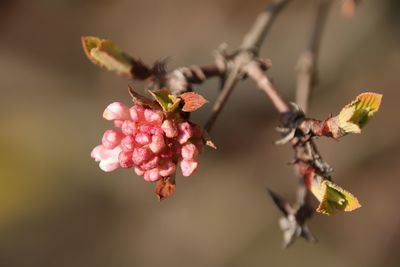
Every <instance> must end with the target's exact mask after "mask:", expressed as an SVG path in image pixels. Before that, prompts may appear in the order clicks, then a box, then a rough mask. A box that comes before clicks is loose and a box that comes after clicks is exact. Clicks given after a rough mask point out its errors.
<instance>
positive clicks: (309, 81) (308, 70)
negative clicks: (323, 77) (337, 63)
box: [296, 0, 332, 113]
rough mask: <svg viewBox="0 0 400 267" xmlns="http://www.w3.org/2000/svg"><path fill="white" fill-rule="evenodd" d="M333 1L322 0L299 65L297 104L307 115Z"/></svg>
mask: <svg viewBox="0 0 400 267" xmlns="http://www.w3.org/2000/svg"><path fill="white" fill-rule="evenodd" d="M331 4H332V1H331V0H320V1H319V4H318V8H317V13H316V16H315V20H314V23H313V26H312V29H311V34H310V37H309V40H308V44H307V47H306V49H305V50H304V52H303V53H302V54H301V55H300V58H299V60H298V63H297V88H296V103H297V104H298V105H299V106H300V108H301V109H302V110H303V111H304V112H305V113H306V112H307V108H308V100H309V95H310V92H311V90H312V89H313V88H314V87H315V85H316V82H317V66H316V65H317V59H318V55H319V47H320V44H321V38H322V33H323V30H324V27H325V24H326V20H327V17H328V13H329V9H330V6H331Z"/></svg>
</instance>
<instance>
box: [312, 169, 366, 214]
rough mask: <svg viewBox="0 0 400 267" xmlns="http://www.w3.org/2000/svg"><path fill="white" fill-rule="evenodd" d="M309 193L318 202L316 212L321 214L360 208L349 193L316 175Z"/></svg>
mask: <svg viewBox="0 0 400 267" xmlns="http://www.w3.org/2000/svg"><path fill="white" fill-rule="evenodd" d="M311 192H312V193H313V194H314V196H315V197H316V198H317V199H318V200H319V201H320V204H319V206H318V208H317V210H316V211H317V212H320V213H323V214H327V215H332V214H334V213H335V212H336V210H341V211H353V210H355V209H358V208H360V207H361V205H360V203H359V202H358V199H357V198H356V197H355V196H353V195H352V194H351V193H350V192H348V191H346V190H344V189H343V188H341V187H340V186H338V185H336V184H334V183H332V182H331V181H328V180H324V179H322V177H320V176H317V175H316V176H315V178H314V179H313V182H312V186H311Z"/></svg>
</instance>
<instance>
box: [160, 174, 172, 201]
mask: <svg viewBox="0 0 400 267" xmlns="http://www.w3.org/2000/svg"><path fill="white" fill-rule="evenodd" d="M175 187H176V184H175V178H174V177H163V178H162V179H161V180H158V181H157V185H156V195H157V197H158V200H160V201H161V200H164V199H165V198H167V197H169V196H171V195H172V194H173V193H174V192H175Z"/></svg>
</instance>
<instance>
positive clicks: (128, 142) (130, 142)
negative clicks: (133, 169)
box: [121, 135, 135, 151]
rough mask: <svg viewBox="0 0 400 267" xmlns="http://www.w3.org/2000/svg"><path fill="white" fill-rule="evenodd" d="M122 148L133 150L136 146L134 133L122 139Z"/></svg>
mask: <svg viewBox="0 0 400 267" xmlns="http://www.w3.org/2000/svg"><path fill="white" fill-rule="evenodd" d="M121 146H122V150H124V151H132V150H133V149H134V148H135V138H134V137H133V136H132V135H127V136H125V137H124V138H122V140H121Z"/></svg>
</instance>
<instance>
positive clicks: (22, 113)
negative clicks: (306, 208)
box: [0, 0, 400, 267]
mask: <svg viewBox="0 0 400 267" xmlns="http://www.w3.org/2000/svg"><path fill="white" fill-rule="evenodd" d="M267 2H268V1H240V0H230V1H228V0H218V1H215V0H203V1H184V0H173V1H172V0H171V1H161V0H158V1H156V0H149V1H128V0H97V1H94V0H86V1H79V0H69V1H68V0H35V1H22V0H19V1H18V0H17V1H13V0H1V1H0V92H1V95H0V111H1V112H0V119H1V131H0V266H4V267H14V266H16V267H21V266H24V267H25V266H27V267H35V266H38V267H39V266H40V267H47V266H49V267H50V266H57V267H64V266H65V267H67V266H68V267H69V266H74V267H80V266H82V267H83V266H85V267H90V266H96V267H98V266H113V267H119V266H139V267H147V266H152V267H153V266H164V267H167V266H192V267H197V266H198V267H200V266H201V267H206V266H210V267H212V266H218V267H225V266H226V267H228V266H229V267H236V266H237V267H239V266H293V265H295V264H296V266H310V267H311V266H321V265H324V266H343V267H344V266H363V267H365V266H386V267H387V266H400V255H399V253H398V252H399V247H400V212H399V207H397V206H396V205H397V204H398V203H399V201H400V194H399V193H398V189H399V187H400V180H399V178H400V175H399V174H400V164H399V163H400V162H399V154H400V123H399V119H398V112H399V99H400V90H399V85H400V75H399V69H400V4H399V1H397V0H391V1H389V0H385V1H384V0H381V1H367V0H366V1H363V2H362V4H361V5H360V6H359V8H358V9H357V12H356V15H355V17H353V18H351V19H348V18H344V17H342V16H341V14H340V2H339V1H335V3H334V5H333V8H332V10H331V14H330V16H329V20H328V24H327V29H326V31H325V34H324V36H323V37H324V38H323V42H322V48H321V58H320V61H319V67H320V84H319V86H318V88H317V89H316V90H315V91H314V92H313V94H312V101H311V107H310V116H311V117H315V118H320V119H323V118H326V117H327V116H328V115H329V114H330V113H334V114H335V113H337V112H338V111H339V110H340V109H341V108H342V106H343V105H344V104H346V103H348V102H349V101H351V100H352V99H354V98H355V96H357V95H358V94H359V93H360V92H363V91H376V92H380V93H383V94H384V98H383V105H382V109H381V111H380V112H379V113H378V114H377V115H376V117H375V118H374V119H373V120H372V122H371V123H370V124H369V125H368V127H367V128H366V129H365V131H364V132H363V133H362V134H361V135H357V136H355V135H353V136H347V137H345V138H343V139H341V140H340V141H338V142H337V141H333V140H319V141H318V145H319V146H320V150H321V153H322V154H323V155H324V157H325V159H326V160H327V161H328V162H329V163H330V164H331V165H332V166H333V167H334V169H335V171H334V173H333V176H334V179H335V181H337V182H338V183H339V184H340V185H342V186H343V187H344V188H346V189H348V190H349V191H351V192H352V193H354V194H355V195H356V196H357V197H358V198H359V200H360V201H361V203H362V205H363V207H362V208H361V209H359V210H357V211H355V212H352V213H346V214H345V213H340V214H337V215H336V216H331V217H327V216H323V215H315V216H314V218H313V219H312V220H311V221H310V228H311V229H312V232H313V233H314V235H316V236H317V238H318V239H319V243H318V244H315V245H314V244H308V243H306V242H304V241H303V240H298V241H297V242H296V243H295V245H294V246H293V247H291V248H290V249H288V250H282V249H281V242H282V237H281V232H280V230H279V228H278V224H277V222H278V219H279V217H280V213H279V211H278V210H277V209H276V208H275V206H274V205H273V203H272V201H271V200H270V199H269V197H268V196H267V195H266V192H265V187H266V186H268V187H270V188H272V189H273V190H275V191H277V192H279V193H280V194H282V195H284V196H285V197H287V198H288V199H289V200H291V201H294V200H295V190H296V183H297V181H296V179H295V178H294V175H293V170H292V167H291V166H288V165H287V162H289V161H290V160H291V159H292V151H291V149H290V147H289V146H283V147H276V146H275V145H273V141H274V140H276V139H278V138H279V135H278V134H277V133H276V132H275V131H274V127H275V126H276V124H277V123H278V117H277V114H276V112H275V110H274V109H273V108H272V106H271V103H270V102H269V100H268V99H267V98H266V97H265V96H264V95H263V94H262V93H261V92H260V91H258V90H256V89H255V85H254V84H253V83H252V82H251V81H245V82H243V83H241V84H240V86H238V88H237V89H236V90H235V92H234V94H233V95H232V97H231V99H230V101H229V102H228V105H227V106H226V108H225V110H224V111H223V113H222V115H221V116H220V117H219V119H218V123H217V125H216V126H215V128H214V130H213V132H212V133H211V136H212V138H213V140H214V142H215V143H216V144H217V146H218V150H216V151H213V150H207V151H206V153H204V154H203V155H202V156H201V166H200V168H199V169H198V171H197V172H196V174H195V175H193V176H192V177H190V178H183V177H178V178H177V191H176V193H175V194H174V195H173V196H172V197H171V198H170V199H167V200H166V201H163V202H162V203H159V202H158V201H157V199H156V197H155V195H154V185H153V184H149V183H146V182H144V181H143V179H142V178H139V177H137V176H136V175H135V174H134V173H133V172H132V171H127V170H122V169H119V170H117V171H114V172H112V173H104V172H102V171H101V170H100V169H99V168H98V166H97V164H96V163H95V162H94V161H93V160H92V159H91V158H90V152H91V150H92V148H93V147H94V146H96V145H97V144H98V143H100V140H101V136H102V134H103V132H104V131H105V130H106V129H107V128H110V127H111V124H110V123H109V122H107V121H105V120H103V119H102V116H101V115H102V112H103V110H104V108H105V107H106V106H107V105H108V104H109V103H111V102H113V101H122V102H125V103H127V104H128V103H129V101H130V98H129V96H128V94H127V84H128V81H126V80H123V79H121V78H119V77H116V76H114V75H113V74H112V73H108V72H105V71H103V70H101V69H99V68H97V67H95V66H94V65H92V64H91V63H90V62H89V61H88V60H87V59H86V58H85V56H84V53H83V51H82V48H81V43H80V36H82V35H96V36H99V37H103V38H109V39H112V40H114V41H115V42H116V43H118V44H119V45H120V46H121V47H122V48H123V49H124V50H126V51H127V52H129V53H130V54H132V55H134V56H136V57H140V58H142V59H143V60H144V61H145V62H147V63H149V64H150V63H152V62H154V61H155V60H158V59H163V58H166V57H168V58H169V68H170V69H173V68H176V67H179V66H185V65H191V64H207V63H210V62H212V61H213V58H212V51H213V50H214V49H216V48H217V47H218V45H219V44H220V43H222V42H226V43H228V44H229V45H230V47H231V48H232V49H233V48H235V47H236V46H237V45H239V44H240V42H241V39H242V36H243V34H244V33H245V32H246V31H247V30H248V29H249V27H250V25H251V24H252V22H253V20H254V18H255V16H256V15H257V14H258V13H259V12H260V11H261V10H262V9H263V8H264V7H265V6H266V4H267ZM315 3H316V1H312V0H303V1H293V3H291V4H289V5H288V6H287V9H286V10H285V11H284V12H283V13H282V14H281V16H279V18H278V20H277V21H276V24H275V25H274V27H273V29H272V31H271V34H270V35H269V36H268V38H267V40H266V42H265V44H264V45H263V49H262V56H264V57H268V58H270V59H271V60H272V62H273V67H272V69H271V70H270V71H269V73H270V75H271V76H272V77H273V78H274V81H275V82H276V84H277V85H278V87H279V88H280V89H281V90H282V94H283V95H284V97H285V98H286V99H287V100H293V99H294V86H295V83H294V82H295V79H294V78H295V65H296V61H297V59H298V55H299V53H300V52H301V51H302V49H303V48H304V47H305V44H306V40H307V35H308V32H309V28H310V24H311V22H312V20H313V14H314V10H315ZM135 86H136V87H137V88H140V87H141V86H143V85H141V84H137V85H135ZM217 86H218V81H216V80H211V81H209V82H207V83H205V84H204V85H202V86H198V87H197V88H196V89H197V90H198V91H199V92H200V93H201V94H203V95H204V96H205V97H206V98H207V99H209V100H210V101H211V103H210V104H208V105H206V106H205V108H202V109H201V110H200V111H199V112H197V114H196V115H194V117H193V120H194V121H195V122H197V123H204V122H205V120H206V118H207V116H208V114H209V112H210V108H211V105H212V102H213V101H214V99H215V97H216V95H217Z"/></svg>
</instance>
